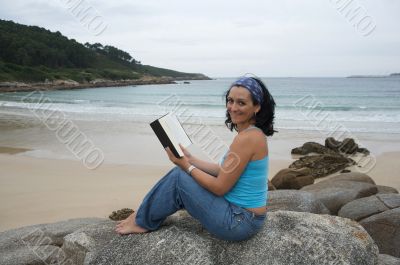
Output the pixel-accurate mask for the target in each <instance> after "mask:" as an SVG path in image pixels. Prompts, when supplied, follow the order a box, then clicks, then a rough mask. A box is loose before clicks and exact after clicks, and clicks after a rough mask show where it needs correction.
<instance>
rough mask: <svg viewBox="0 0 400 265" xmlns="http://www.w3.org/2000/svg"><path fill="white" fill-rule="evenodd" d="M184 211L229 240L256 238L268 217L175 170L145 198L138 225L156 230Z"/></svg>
mask: <svg viewBox="0 0 400 265" xmlns="http://www.w3.org/2000/svg"><path fill="white" fill-rule="evenodd" d="M180 209H186V210H187V212H188V213H189V214H190V215H191V216H193V217H194V218H195V219H197V220H199V221H200V223H201V224H202V225H203V226H204V228H205V229H206V230H207V231H208V232H210V233H211V234H213V235H214V236H216V237H217V238H220V239H223V240H229V241H240V240H245V239H248V238H250V237H251V236H253V235H255V234H256V233H257V232H258V231H259V230H260V229H261V228H262V227H263V224H264V220H265V218H266V214H263V215H256V214H254V213H252V212H250V211H248V210H246V209H243V208H241V207H238V206H236V205H234V204H232V203H230V202H229V201H227V200H226V199H225V198H224V197H223V196H217V195H215V194H213V193H211V192H209V191H208V190H206V189H204V188H203V187H201V186H200V185H199V184H198V183H197V182H196V181H195V180H194V179H193V178H192V177H191V176H190V175H189V174H187V173H186V172H185V171H183V170H182V169H181V168H179V167H174V168H173V169H172V170H170V171H169V172H168V173H167V174H166V175H165V176H164V177H163V178H162V179H161V180H160V181H159V182H158V183H157V184H156V185H155V186H154V187H153V188H152V189H151V191H150V192H149V193H148V194H147V195H146V197H145V198H144V199H143V202H142V204H141V205H140V207H139V209H138V211H137V215H136V223H137V224H138V225H139V226H141V227H143V228H146V229H148V230H156V229H157V228H159V227H160V225H161V224H162V222H163V221H164V220H165V219H166V218H167V217H168V216H169V215H171V214H173V213H175V212H176V211H178V210H180Z"/></svg>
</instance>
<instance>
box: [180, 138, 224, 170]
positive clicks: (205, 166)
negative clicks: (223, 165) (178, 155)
mask: <svg viewBox="0 0 400 265" xmlns="http://www.w3.org/2000/svg"><path fill="white" fill-rule="evenodd" d="M180 147H181V149H182V151H183V153H184V154H185V156H186V157H187V158H188V160H189V163H190V164H192V165H193V166H195V167H197V168H198V169H200V170H202V171H204V172H206V173H208V174H210V175H212V176H214V177H216V176H218V173H219V169H220V166H219V165H218V164H217V163H212V162H208V161H204V160H201V159H198V158H197V157H195V156H193V155H192V154H191V153H190V152H189V151H188V150H186V148H184V147H183V146H182V145H180Z"/></svg>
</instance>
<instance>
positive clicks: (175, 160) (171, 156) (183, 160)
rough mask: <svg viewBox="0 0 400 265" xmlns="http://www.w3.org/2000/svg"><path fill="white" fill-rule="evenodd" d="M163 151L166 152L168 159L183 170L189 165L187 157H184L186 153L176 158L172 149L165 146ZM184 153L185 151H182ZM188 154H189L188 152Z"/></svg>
mask: <svg viewBox="0 0 400 265" xmlns="http://www.w3.org/2000/svg"><path fill="white" fill-rule="evenodd" d="M165 151H166V152H167V155H168V158H169V160H170V161H171V162H172V163H174V164H175V165H177V166H178V167H180V168H181V169H183V170H184V171H186V170H187V169H188V168H189V166H190V163H189V159H188V158H187V157H186V155H184V156H183V157H181V158H177V157H176V156H175V155H174V154H173V153H172V151H171V150H170V149H169V147H167V148H165ZM184 154H185V153H184ZM189 155H190V154H189Z"/></svg>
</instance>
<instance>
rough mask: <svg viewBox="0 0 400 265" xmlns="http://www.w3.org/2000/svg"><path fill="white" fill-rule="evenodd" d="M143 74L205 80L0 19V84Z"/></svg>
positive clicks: (117, 78) (84, 79)
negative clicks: (143, 63)
mask: <svg viewBox="0 0 400 265" xmlns="http://www.w3.org/2000/svg"><path fill="white" fill-rule="evenodd" d="M143 75H150V76H156V77H159V76H168V77H173V78H175V79H208V78H207V77H206V76H204V75H202V74H192V73H182V72H177V71H173V70H169V69H163V68H157V67H153V66H150V65H142V64H141V62H140V61H138V60H136V59H135V58H133V57H132V55H130V54H129V53H127V52H125V51H122V50H120V49H118V48H116V47H113V46H110V45H105V46H103V45H102V44H100V43H94V44H90V43H85V44H81V43H79V42H77V41H76V40H74V39H68V38H67V37H65V36H63V35H62V34H61V33H60V32H58V31H57V32H51V31H49V30H46V29H44V28H40V27H37V26H26V25H21V24H17V23H14V22H12V21H6V20H0V82H5V81H23V82H43V81H45V80H48V81H51V80H56V79H72V80H74V81H77V82H80V83H84V82H90V81H92V80H94V79H107V80H126V79H139V78H140V77H142V76H143Z"/></svg>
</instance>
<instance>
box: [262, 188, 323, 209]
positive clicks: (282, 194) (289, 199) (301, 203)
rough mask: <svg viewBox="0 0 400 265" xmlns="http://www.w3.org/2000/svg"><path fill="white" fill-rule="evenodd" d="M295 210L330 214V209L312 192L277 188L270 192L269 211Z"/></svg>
mask: <svg viewBox="0 0 400 265" xmlns="http://www.w3.org/2000/svg"><path fill="white" fill-rule="evenodd" d="M279 210H284V211H295V212H309V213H316V214H329V210H328V209H327V208H326V207H325V205H324V204H323V203H321V202H320V201H319V200H318V199H317V198H316V197H315V196H314V194H312V193H309V192H306V191H299V190H276V191H270V192H269V193H268V203H267V211H268V212H274V211H279Z"/></svg>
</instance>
